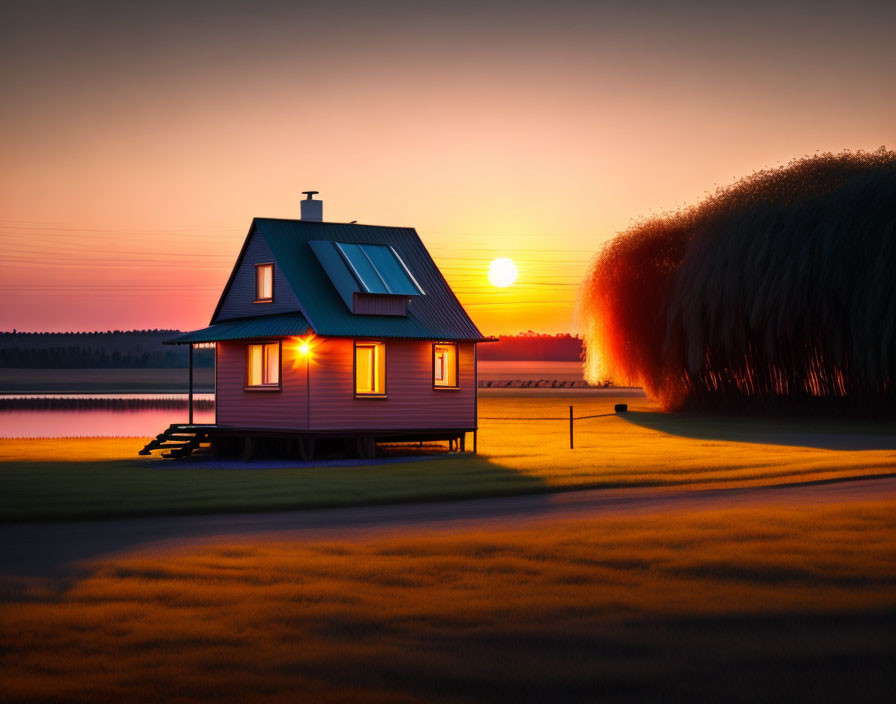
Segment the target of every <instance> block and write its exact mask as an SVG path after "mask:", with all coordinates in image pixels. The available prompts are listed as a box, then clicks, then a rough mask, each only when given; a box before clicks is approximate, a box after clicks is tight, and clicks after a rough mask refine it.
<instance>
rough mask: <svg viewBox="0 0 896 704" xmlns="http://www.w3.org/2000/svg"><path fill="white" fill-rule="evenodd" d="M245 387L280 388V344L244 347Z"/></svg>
mask: <svg viewBox="0 0 896 704" xmlns="http://www.w3.org/2000/svg"><path fill="white" fill-rule="evenodd" d="M246 386H247V387H252V388H261V389H264V388H274V389H277V388H280V343H279V342H265V343H260V344H251V345H247V347H246Z"/></svg>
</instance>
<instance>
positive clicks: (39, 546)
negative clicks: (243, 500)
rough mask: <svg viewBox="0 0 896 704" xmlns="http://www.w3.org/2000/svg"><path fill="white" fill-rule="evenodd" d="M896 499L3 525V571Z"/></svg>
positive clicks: (559, 504) (884, 495) (460, 504)
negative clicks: (267, 544) (138, 556)
mask: <svg viewBox="0 0 896 704" xmlns="http://www.w3.org/2000/svg"><path fill="white" fill-rule="evenodd" d="M869 500H883V501H893V502H896V476H893V475H887V476H882V477H876V478H864V479H855V480H843V481H833V482H825V483H811V484H795V485H786V486H776V487H747V488H741V489H717V490H706V489H705V490H682V489H612V490H587V491H570V492H560V493H550V494H533V495H527V496H514V497H506V498H491V499H475V500H465V501H446V502H439V503H422V504H404V505H388V506H367V507H356V508H345V509H321V510H304V511H289V512H280V513H249V514H226V515H210V516H178V517H158V518H130V519H115V520H102V521H77V522H65V523H30V524H29V523H22V524H6V525H0V576H2V575H6V576H61V575H63V574H65V573H66V572H68V571H69V570H70V569H72V568H74V567H76V566H77V565H78V563H81V562H84V561H90V560H94V559H100V558H104V557H109V556H112V555H116V554H121V553H125V552H131V551H135V550H139V551H141V552H143V551H159V550H165V549H170V548H172V547H179V546H186V545H196V544H202V543H210V542H214V541H217V540H219V539H221V538H224V537H226V538H227V540H228V541H231V542H232V541H234V540H236V541H240V540H244V541H256V540H297V539H298V540H328V539H338V540H368V539H372V538H376V537H382V536H394V535H398V534H405V535H409V534H419V533H420V532H422V531H426V532H441V533H445V532H463V531H466V530H481V529H489V528H492V529H495V530H498V529H515V528H525V527H529V526H533V525H537V524H538V523H541V522H545V521H556V520H558V519H572V518H585V517H598V516H621V515H626V516H630V515H638V514H656V513H665V512H669V513H671V512H675V511H686V510H719V509H722V510H724V509H729V508H740V507H750V506H756V507H760V506H763V507H768V506H774V505H776V504H777V505H787V506H791V507H792V506H794V505H803V504H819V503H822V504H823V503H839V504H842V503H849V502H859V501H869Z"/></svg>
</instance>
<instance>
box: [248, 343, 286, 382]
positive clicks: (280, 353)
mask: <svg viewBox="0 0 896 704" xmlns="http://www.w3.org/2000/svg"><path fill="white" fill-rule="evenodd" d="M274 344H276V345H277V362H278V363H279V366H280V369H279V371H278V373H277V383H276V384H264V383H262V384H256V385H250V384H249V348H250V347H252V346H253V345H261V348H262V349H261V376H262V379H264V369H265V364H264V346H265V345H274ZM245 348H246V352H245V355H244V359H245V363H244V365H243V366H244V371H243V391H253V392H254V391H282V390H283V340H282V339H280V340H247V341H246V344H245Z"/></svg>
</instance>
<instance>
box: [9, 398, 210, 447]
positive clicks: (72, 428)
mask: <svg viewBox="0 0 896 704" xmlns="http://www.w3.org/2000/svg"><path fill="white" fill-rule="evenodd" d="M3 398H4V399H12V398H27V399H48V400H50V401H48V402H51V401H52V400H56V401H57V402H59V403H60V405H65V403H66V401H67V400H69V399H75V400H77V401H79V402H80V405H81V407H79V408H64V407H63V408H47V409H38V410H35V409H8V408H4V409H0V437H4V438H40V437H55V438H68V437H95V436H105V437H146V436H151V435H156V434H157V433H159V432H161V431H162V430H164V429H165V428H166V427H168V426H169V425H170V424H171V423H186V422H187V395H186V394H79V395H77V396H76V395H68V394H28V395H27V397H26V396H22V395H4V396H3ZM194 398H196V399H197V400H202V401H206V402H213V401H214V395H213V394H195V396H194ZM90 400H94V402H95V405H96V406H97V407H95V408H90V407H89V401H90ZM118 401H122V402H124V403H121V404H118V403H117V402H118ZM128 401H136V402H140V403H139V407H133V406H137V405H138V404H132V407H128V404H127V402H128ZM110 403H115V404H117V405H121V407H120V408H114V407H113V408H109V407H104V406H108V405H110ZM84 406H87V407H84ZM193 420H194V421H195V422H197V423H213V422H214V420H215V411H214V408H211V409H208V408H205V409H201V410H200V409H196V410H195V411H194V414H193Z"/></svg>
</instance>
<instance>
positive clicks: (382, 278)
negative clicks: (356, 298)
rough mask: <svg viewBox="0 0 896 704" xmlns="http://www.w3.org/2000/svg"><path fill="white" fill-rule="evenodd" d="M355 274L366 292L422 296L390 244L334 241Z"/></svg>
mask: <svg viewBox="0 0 896 704" xmlns="http://www.w3.org/2000/svg"><path fill="white" fill-rule="evenodd" d="M333 246H334V247H335V248H336V250H337V251H338V252H339V254H340V255H341V256H342V259H343V261H344V262H345V264H346V266H347V267H348V269H349V271H350V272H351V274H352V276H354V278H355V279H356V280H357V281H358V284H359V285H360V286H361V288H362V289H363V290H364V291H365V292H366V293H378V294H391V295H393V296H419V295H421V294H423V293H424V291H423V289H422V288H420V284H418V283H417V280H416V279H415V278H414V275H413V274H412V273H411V271H410V269H408V267H407V265H406V264H405V263H404V261H402V259H401V257H400V256H399V255H398V252H396V251H395V250H394V249H393V248H392V247H391V246H388V245H381V244H351V243H346V242H333Z"/></svg>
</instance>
